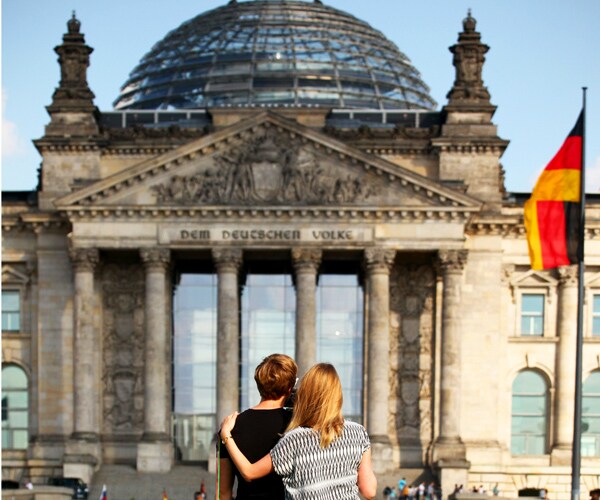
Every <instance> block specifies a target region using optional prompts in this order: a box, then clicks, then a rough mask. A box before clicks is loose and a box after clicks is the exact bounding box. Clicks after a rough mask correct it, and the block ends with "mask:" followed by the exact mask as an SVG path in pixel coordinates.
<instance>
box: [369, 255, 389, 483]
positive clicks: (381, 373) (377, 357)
mask: <svg viewBox="0 0 600 500" xmlns="http://www.w3.org/2000/svg"><path fill="white" fill-rule="evenodd" d="M395 256H396V251H395V250H391V249H384V248H368V249H366V250H365V256H364V258H365V267H366V271H367V321H368V332H367V339H368V340H367V412H366V413H367V415H366V416H367V422H366V423H367V430H368V432H369V436H370V438H371V446H372V457H373V468H374V470H375V471H376V472H378V473H383V472H387V471H388V470H390V469H391V468H392V467H393V463H392V445H391V441H390V437H389V429H388V415H389V413H390V411H389V396H390V380H389V376H390V270H391V268H392V265H393V263H394V257H395Z"/></svg>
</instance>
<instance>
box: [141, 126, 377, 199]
mask: <svg viewBox="0 0 600 500" xmlns="http://www.w3.org/2000/svg"><path fill="white" fill-rule="evenodd" d="M373 182H377V181H376V180H375V179H374V180H373ZM151 190H152V191H153V193H154V195H155V196H156V202H157V203H159V204H174V205H179V204H180V205H190V204H197V203H207V204H230V203H240V204H255V203H256V202H257V201H259V202H266V203H285V204H289V203H296V204H304V205H317V204H319V205H320V204H326V203H338V204H339V203H342V204H343V203H354V202H357V201H364V200H367V199H368V198H370V197H371V196H374V195H376V194H377V193H378V189H377V188H376V187H374V186H370V187H369V188H367V189H365V188H364V182H363V180H362V179H361V178H360V177H359V176H358V175H352V174H348V173H345V174H343V175H340V174H339V173H337V172H336V170H334V169H332V168H328V169H325V168H323V167H322V166H321V165H320V162H319V160H318V159H317V156H316V154H315V153H314V152H312V151H310V150H309V149H307V148H304V149H302V148H301V147H300V145H299V144H296V143H295V142H294V141H293V140H292V139H290V138H289V136H287V135H285V134H283V133H279V132H277V131H275V130H273V129H271V128H263V129H262V130H259V131H258V132H256V133H255V134H254V135H252V136H250V137H245V138H244V139H243V140H242V141H240V142H239V143H237V144H235V143H234V144H229V145H228V148H227V151H226V152H224V153H221V154H218V155H216V156H215V159H214V166H212V167H208V168H205V169H204V170H201V171H199V172H198V173H196V174H194V175H190V176H180V175H174V176H173V177H172V178H171V179H170V180H168V181H166V182H163V183H159V184H155V185H154V186H152V188H151Z"/></svg>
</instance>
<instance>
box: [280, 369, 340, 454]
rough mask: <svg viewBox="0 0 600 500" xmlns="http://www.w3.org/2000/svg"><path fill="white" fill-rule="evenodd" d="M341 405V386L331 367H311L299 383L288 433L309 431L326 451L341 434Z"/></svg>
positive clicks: (335, 372)
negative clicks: (293, 430) (313, 432)
mask: <svg viewBox="0 0 600 500" xmlns="http://www.w3.org/2000/svg"><path fill="white" fill-rule="evenodd" d="M342 402H343V396H342V383H341V382H340V377H339V376H338V374H337V371H336V370H335V368H334V366H333V365H330V364H329V363H319V364H316V365H314V366H313V367H312V368H311V369H310V370H308V371H307V372H306V375H304V377H302V380H301V381H300V387H298V392H297V393H296V401H295V402H294V415H293V416H292V421H291V422H290V424H289V425H288V428H287V431H291V430H292V429H295V428H296V427H310V428H311V429H313V430H315V431H317V432H318V433H319V434H320V436H321V448H326V447H327V446H329V445H330V444H331V443H332V442H333V441H334V440H335V439H336V438H338V437H339V436H341V434H342V430H343V427H344V418H343V417H342Z"/></svg>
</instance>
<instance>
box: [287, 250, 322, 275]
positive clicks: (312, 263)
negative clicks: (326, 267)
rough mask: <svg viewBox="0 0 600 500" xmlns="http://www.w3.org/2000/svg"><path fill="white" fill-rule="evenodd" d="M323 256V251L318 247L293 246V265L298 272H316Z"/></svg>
mask: <svg viewBox="0 0 600 500" xmlns="http://www.w3.org/2000/svg"><path fill="white" fill-rule="evenodd" d="M322 257H323V252H322V251H321V250H320V249H318V248H304V247H296V248H292V265H293V266H294V270H295V271H296V273H301V272H316V271H317V269H318V268H319V265H320V264H321V259H322Z"/></svg>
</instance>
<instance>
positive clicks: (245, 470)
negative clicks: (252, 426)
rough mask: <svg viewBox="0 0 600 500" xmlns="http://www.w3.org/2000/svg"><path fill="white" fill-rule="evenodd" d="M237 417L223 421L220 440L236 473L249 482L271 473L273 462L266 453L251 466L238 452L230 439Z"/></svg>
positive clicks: (234, 415)
mask: <svg viewBox="0 0 600 500" xmlns="http://www.w3.org/2000/svg"><path fill="white" fill-rule="evenodd" d="M237 416H238V413H237V412H235V413H232V414H231V415H228V416H227V417H225V418H224V419H223V422H222V423H221V439H222V440H223V441H225V446H226V447H227V451H228V452H229V456H230V457H231V460H233V463H234V464H235V466H236V467H237V469H238V471H240V474H241V475H242V477H243V478H244V480H245V481H248V482H250V481H253V480H254V479H259V478H261V477H264V476H266V475H267V474H269V473H270V472H272V471H273V462H272V461H271V455H269V454H268V453H267V454H266V455H265V456H264V457H262V458H261V459H260V460H259V461H258V462H254V463H253V464H251V463H250V462H249V461H248V459H247V458H246V457H245V456H244V454H243V453H242V452H241V451H240V449H239V448H238V447H237V445H236V444H235V441H234V440H233V438H232V437H231V429H233V427H234V426H235V420H236V418H237Z"/></svg>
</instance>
